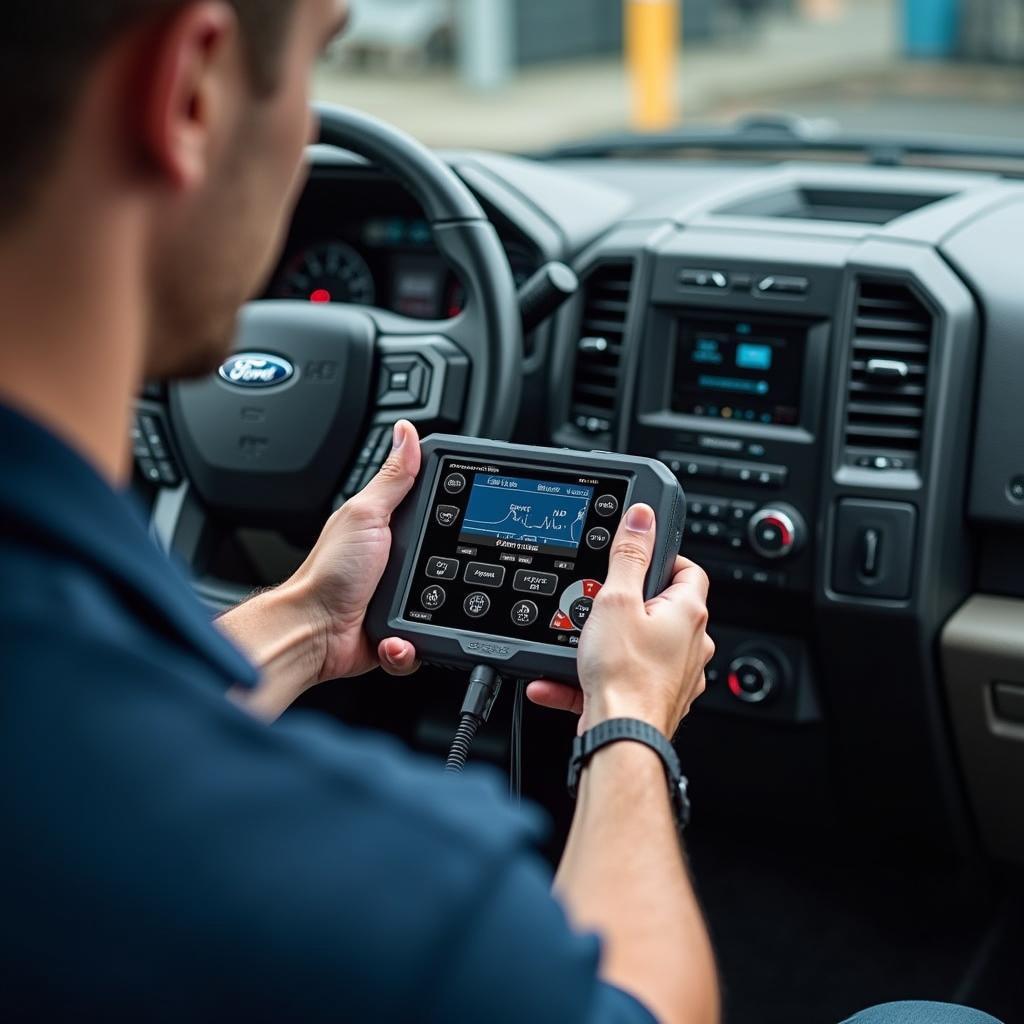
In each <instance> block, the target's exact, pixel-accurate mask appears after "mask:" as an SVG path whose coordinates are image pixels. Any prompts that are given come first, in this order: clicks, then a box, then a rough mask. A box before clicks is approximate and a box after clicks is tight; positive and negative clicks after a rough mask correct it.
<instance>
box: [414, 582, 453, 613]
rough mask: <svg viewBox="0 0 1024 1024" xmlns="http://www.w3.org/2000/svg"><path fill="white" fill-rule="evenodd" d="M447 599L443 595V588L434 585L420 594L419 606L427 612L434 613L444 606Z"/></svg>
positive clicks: (445, 595) (444, 594)
mask: <svg viewBox="0 0 1024 1024" xmlns="http://www.w3.org/2000/svg"><path fill="white" fill-rule="evenodd" d="M447 597H448V595H447V594H446V593H445V591H444V587H439V586H437V584H436V583H435V584H434V586H432V587H427V589H426V590H424V591H423V593H422V594H420V604H421V605H423V607H424V608H426V610H427V611H428V612H436V611H437V609H438V608H440V607H441V606H442V605H443V604H444V602H445V600H446V598H447Z"/></svg>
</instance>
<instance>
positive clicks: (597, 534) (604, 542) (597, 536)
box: [587, 526, 612, 551]
mask: <svg viewBox="0 0 1024 1024" xmlns="http://www.w3.org/2000/svg"><path fill="white" fill-rule="evenodd" d="M611 539H612V535H611V534H610V533H609V532H608V531H607V530H606V529H605V528H604V527H603V526H595V527H594V528H593V529H592V530H591V531H590V532H589V533H588V534H587V547H588V548H592V549H593V550H594V551H600V550H601V549H602V548H606V547H608V542H609V541H610V540H611Z"/></svg>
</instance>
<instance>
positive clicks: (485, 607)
mask: <svg viewBox="0 0 1024 1024" xmlns="http://www.w3.org/2000/svg"><path fill="white" fill-rule="evenodd" d="M462 610H463V611H464V612H465V613H466V614H467V615H468V616H469V617H470V618H471V619H482V618H483V617H484V616H485V615H486V614H487V613H488V612H489V611H490V610H491V599H490V598H489V597H488V596H487V595H486V594H484V593H482V592H481V591H479V590H477V591H474V592H473V593H472V594H470V595H469V596H468V597H467V598H466V600H465V601H463V602H462Z"/></svg>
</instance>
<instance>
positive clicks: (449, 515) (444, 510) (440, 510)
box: [434, 505, 459, 526]
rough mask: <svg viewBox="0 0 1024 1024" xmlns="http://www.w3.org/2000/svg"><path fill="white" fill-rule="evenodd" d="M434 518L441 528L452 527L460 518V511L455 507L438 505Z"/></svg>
mask: <svg viewBox="0 0 1024 1024" xmlns="http://www.w3.org/2000/svg"><path fill="white" fill-rule="evenodd" d="M434 517H435V518H436V519H437V522H438V524H439V525H441V526H451V525H452V524H453V523H454V522H455V520H456V519H458V518H459V510H458V508H457V507H456V506H455V505H438V506H437V511H436V512H435V513H434Z"/></svg>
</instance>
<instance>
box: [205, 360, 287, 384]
mask: <svg viewBox="0 0 1024 1024" xmlns="http://www.w3.org/2000/svg"><path fill="white" fill-rule="evenodd" d="M218 373H219V374H220V378H221V380H226V381H227V382H228V383H229V384H234V385H236V386H237V387H240V388H272V387H275V386H276V385H278V384H283V383H284V382H285V381H286V380H291V378H292V377H294V376H295V367H294V366H292V364H291V363H289V362H288V360H287V359H282V358H281V357H280V356H271V355H267V354H266V353H265V352H240V353H239V354H238V355H237V356H232V357H231V358H230V359H229V360H228V361H227V362H226V363H224V365H223V366H221V368H220V370H218Z"/></svg>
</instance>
